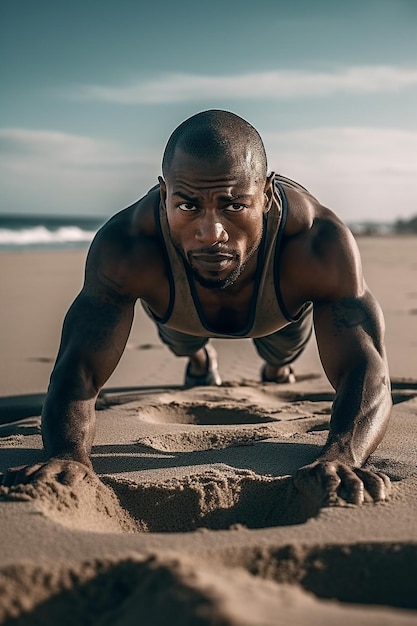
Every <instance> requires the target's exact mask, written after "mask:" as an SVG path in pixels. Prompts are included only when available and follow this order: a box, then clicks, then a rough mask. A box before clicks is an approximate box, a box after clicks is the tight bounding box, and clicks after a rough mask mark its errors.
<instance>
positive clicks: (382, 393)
mask: <svg viewBox="0 0 417 626" xmlns="http://www.w3.org/2000/svg"><path fill="white" fill-rule="evenodd" d="M391 407H392V399H391V389H390V382H389V374H388V367H387V365H386V362H385V359H384V358H383V357H381V356H380V355H379V354H377V353H374V355H373V356H372V357H371V358H369V355H368V359H367V360H364V361H363V362H362V363H361V364H360V365H358V366H357V367H356V368H352V369H351V370H350V371H349V372H348V373H347V374H346V375H344V376H343V377H342V378H341V380H340V382H339V384H338V386H337V390H336V398H335V401H334V403H333V409H332V417H331V422H330V432H329V437H328V440H327V442H326V444H325V446H324V448H323V450H322V451H321V453H320V455H319V460H327V461H334V460H338V461H340V462H344V463H347V464H348V465H352V466H355V467H360V466H361V465H363V463H365V461H366V460H367V458H368V457H369V455H370V454H371V453H372V452H373V451H374V450H375V448H376V447H377V446H378V444H379V443H380V441H381V440H382V438H383V436H384V433H385V430H386V428H387V425H388V421H389V417H390V413H391Z"/></svg>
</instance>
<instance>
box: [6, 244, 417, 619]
mask: <svg viewBox="0 0 417 626" xmlns="http://www.w3.org/2000/svg"><path fill="white" fill-rule="evenodd" d="M358 243H359V246H360V249H361V252H362V257H363V264H364V271H365V275H366V277H367V280H368V283H369V285H370V287H371V289H372V290H373V292H374V293H375V295H376V296H377V297H378V299H379V301H380V303H381V305H382V307H383V309H384V313H385V318H386V324H387V349H388V355H389V361H390V369H391V378H392V383H393V398H394V409H393V414H392V420H391V423H390V426H389V429H388V432H387V435H386V437H385V439H384V440H383V442H382V443H381V445H380V446H379V448H378V449H377V450H376V451H375V453H374V454H373V455H372V457H371V459H370V461H369V467H371V468H373V469H376V470H378V471H383V472H385V473H386V474H388V476H390V478H391V480H392V482H393V492H392V495H391V497H390V499H389V501H388V502H386V503H378V504H365V505H363V506H361V507H355V506H352V505H344V506H343V505H342V504H343V503H341V505H340V506H335V507H330V508H322V509H321V510H319V509H318V508H317V506H316V505H315V504H314V503H313V502H312V501H309V500H308V499H307V498H306V497H303V496H301V494H299V493H298V492H297V490H296V489H295V487H294V484H293V481H292V478H291V475H292V474H293V473H294V472H295V471H296V469H297V468H298V467H300V466H301V465H303V464H305V463H308V462H310V461H311V460H313V459H314V457H315V455H316V453H317V451H318V450H319V449H320V446H321V445H322V444H323V442H324V440H325V438H326V433H327V429H328V423H329V415H330V408H331V403H332V400H333V390H332V388H331V387H330V385H329V383H328V382H327V380H326V378H325V376H324V374H323V371H322V368H321V365H320V362H319V359H318V355H317V350H316V347H315V343H314V340H312V341H311V343H310V344H309V346H308V348H307V350H306V353H305V354H304V355H303V356H302V358H301V359H300V361H299V362H298V364H297V367H296V371H297V375H298V378H297V382H296V383H295V384H293V385H280V386H278V385H274V384H262V383H260V382H259V369H260V360H259V359H258V357H257V355H256V353H255V351H254V349H253V346H252V344H251V342H250V341H247V340H236V341H234V340H233V341H231V340H224V341H220V340H216V341H214V345H215V346H216V348H217V350H218V352H219V363H220V368H221V373H222V376H223V379H224V385H223V386H222V387H221V388H219V389H217V388H196V389H190V390H184V389H183V388H182V380H183V373H184V368H185V364H186V362H185V360H184V359H176V358H174V357H173V356H171V355H170V354H169V353H168V352H167V350H166V349H165V348H164V347H162V346H161V344H160V343H159V340H158V338H157V335H156V332H155V329H154V328H153V326H152V324H151V322H150V321H149V320H148V319H147V318H146V317H145V316H144V315H143V313H142V311H141V307H138V308H137V316H136V320H135V324H134V328H133V330H132V333H131V336H130V339H129V343H128V347H127V349H126V351H125V354H124V356H123V358H122V361H121V362H120V364H119V366H118V368H117V370H116V372H115V373H114V374H113V376H112V377H111V379H110V380H109V381H108V384H107V385H106V387H105V389H104V391H103V393H102V394H101V396H100V399H99V402H98V405H97V412H98V429H97V437H96V441H95V446H94V449H93V455H92V459H93V465H94V469H95V471H96V473H97V475H95V474H88V475H87V477H86V478H85V479H83V480H80V481H79V482H77V483H76V484H75V485H73V486H68V485H64V484H61V483H60V482H59V481H50V482H38V483H35V484H32V485H27V486H18V487H14V488H11V489H6V488H0V623H1V624H7V623H10V624H22V625H32V624H39V625H43V624H56V623H60V624H61V625H62V626H63V625H66V624H80V625H81V624H94V625H96V624H97V625H103V626H104V625H114V624H115V625H121V626H125V625H126V626H128V625H130V624H132V625H133V624H136V623H140V624H143V625H152V626H154V625H157V626H158V625H165V624H181V625H182V624H187V625H188V624H189V625H200V624H201V625H211V624H213V625H232V626H240V625H242V626H246V625H252V626H255V625H256V626H257V625H260V626H263V625H265V626H267V625H268V626H269V625H280V624H283V625H284V624H285V625H288V624H291V625H296V626H297V625H300V626H304V625H307V624H308V625H309V626H310V625H311V626H315V625H316V624H317V626H318V625H327V624H328V625H333V624H335V623H337V624H338V625H339V626H344V625H347V624H349V625H350V624H352V623H355V624H360V625H362V624H363V625H368V624H373V625H375V626H376V625H378V626H379V625H385V624H387V625H388V624H389V625H394V624H395V625H397V624H398V625H401V624H417V522H416V520H417V471H416V465H417V445H416V444H417V434H416V414H417V357H416V354H417V350H416V348H417V281H416V274H417V257H416V249H417V240H416V239H415V238H412V237H410V238H407V237H403V238H360V239H359V240H358ZM84 258H85V251H84V250H73V251H51V252H37V251H36V252H13V253H2V254H1V255H0V293H1V295H2V298H1V305H0V307H1V309H0V313H1V320H2V324H1V328H0V333H1V335H0V350H1V354H2V357H3V358H2V364H1V367H2V371H1V376H0V471H2V470H4V469H5V468H7V467H9V466H16V465H21V464H25V463H34V462H37V461H39V460H41V459H42V458H43V452H42V443H41V436H40V418H39V415H40V409H41V406H42V402H43V398H44V394H45V390H46V387H47V383H48V377H49V374H50V371H51V368H52V365H53V362H54V359H55V354H56V350H57V347H58V341H59V334H60V327H61V323H62V318H63V316H64V314H65V311H66V309H67V308H68V306H69V304H70V302H71V301H72V299H73V298H74V296H75V295H76V293H77V292H78V290H79V288H80V286H81V281H82V274H83V263H84Z"/></svg>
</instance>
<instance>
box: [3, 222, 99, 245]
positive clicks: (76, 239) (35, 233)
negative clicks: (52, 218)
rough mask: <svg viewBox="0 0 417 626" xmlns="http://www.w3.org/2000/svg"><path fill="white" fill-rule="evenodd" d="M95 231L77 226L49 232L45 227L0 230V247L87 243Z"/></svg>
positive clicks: (63, 227) (62, 227)
mask: <svg viewBox="0 0 417 626" xmlns="http://www.w3.org/2000/svg"><path fill="white" fill-rule="evenodd" d="M95 234H96V231H93V230H84V229H82V228H80V227H79V226H61V227H60V228H57V229H54V230H51V229H49V228H46V227H45V226H34V227H32V228H21V229H10V228H0V246H7V247H9V246H11V247H14V246H37V245H45V246H47V245H65V244H81V243H89V242H90V241H91V240H92V239H93V237H94V235H95Z"/></svg>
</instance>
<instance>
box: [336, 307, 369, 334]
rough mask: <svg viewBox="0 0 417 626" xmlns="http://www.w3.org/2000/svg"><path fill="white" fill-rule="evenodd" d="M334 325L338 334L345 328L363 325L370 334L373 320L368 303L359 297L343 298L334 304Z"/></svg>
mask: <svg viewBox="0 0 417 626" xmlns="http://www.w3.org/2000/svg"><path fill="white" fill-rule="evenodd" d="M332 318H333V326H334V328H335V329H336V334H339V333H340V332H342V331H343V329H344V328H355V327H357V326H362V328H363V329H364V330H365V332H367V333H368V334H372V321H371V316H370V314H369V311H368V309H367V307H366V305H365V304H364V303H363V302H362V301H361V300H359V299H358V298H343V299H342V300H340V301H339V302H336V303H334V304H333V305H332Z"/></svg>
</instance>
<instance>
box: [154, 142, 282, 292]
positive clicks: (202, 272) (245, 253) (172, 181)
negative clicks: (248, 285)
mask: <svg viewBox="0 0 417 626" xmlns="http://www.w3.org/2000/svg"><path fill="white" fill-rule="evenodd" d="M249 156H250V155H247V157H248V158H246V159H245V158H237V157H228V158H227V159H222V160H221V161H215V162H213V160H208V159H207V160H206V159H196V158H195V157H192V156H190V155H189V154H187V153H186V152H184V151H182V150H180V149H178V148H177V150H176V152H175V155H174V159H173V162H172V165H171V167H170V170H169V173H168V175H167V180H166V181H163V180H162V179H160V185H161V199H162V202H163V203H165V206H166V211H167V219H168V224H169V227H170V234H171V239H172V241H173V243H174V245H175V247H176V248H177V250H178V251H179V252H180V254H181V255H182V256H183V258H184V259H185V260H186V261H187V262H188V264H189V266H190V267H191V269H192V272H193V274H194V277H195V279H196V280H197V281H198V282H199V283H200V284H201V285H203V286H204V287H207V288H212V289H225V288H227V287H230V286H231V285H234V284H235V283H236V282H237V281H238V279H239V278H240V277H242V279H243V277H250V276H251V273H252V272H253V271H254V270H255V268H256V254H255V253H256V251H257V250H258V247H259V244H260V242H261V238H262V229H263V216H264V214H265V212H266V211H268V210H269V208H270V204H271V194H272V192H271V187H272V183H271V178H269V179H267V180H265V178H263V179H261V177H260V175H259V173H257V172H256V170H255V169H254V168H253V166H251V164H250V158H249ZM244 157H245V155H244Z"/></svg>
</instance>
